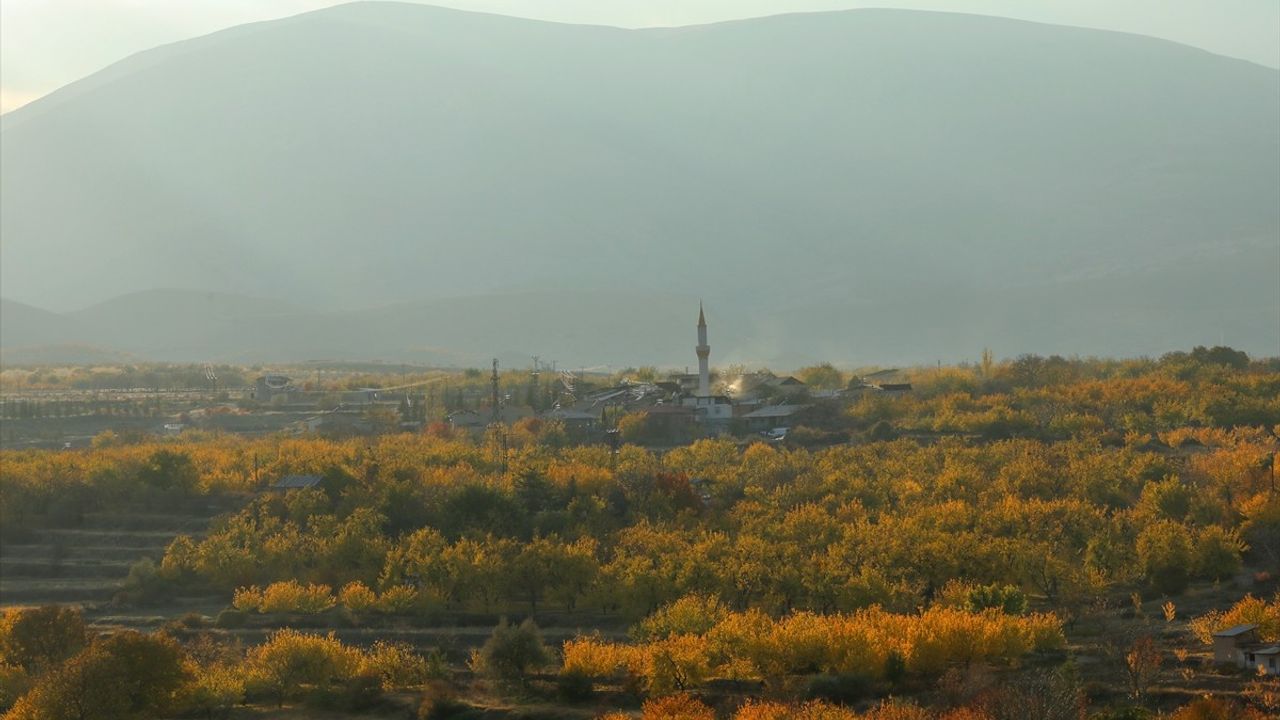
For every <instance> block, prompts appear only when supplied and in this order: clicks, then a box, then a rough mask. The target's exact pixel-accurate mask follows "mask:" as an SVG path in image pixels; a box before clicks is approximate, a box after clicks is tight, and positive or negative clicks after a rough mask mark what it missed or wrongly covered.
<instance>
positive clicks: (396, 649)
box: [360, 640, 432, 690]
mask: <svg viewBox="0 0 1280 720" xmlns="http://www.w3.org/2000/svg"><path fill="white" fill-rule="evenodd" d="M360 672H361V673H371V674H373V675H374V676H376V677H378V678H379V679H380V681H381V682H382V687H383V688H384V689H386V690H395V689H397V688H407V687H413V686H417V685H421V684H422V683H424V682H426V681H427V679H428V678H429V677H431V674H432V668H431V666H430V664H429V663H428V661H427V659H426V658H424V657H422V656H421V655H419V654H417V653H415V652H414V651H413V648H411V647H410V646H409V645H408V643H403V642H394V641H393V642H388V641H386V640H378V641H377V642H375V643H374V644H373V647H371V648H369V650H368V652H366V653H365V656H364V662H363V664H362V665H361V667H360Z"/></svg>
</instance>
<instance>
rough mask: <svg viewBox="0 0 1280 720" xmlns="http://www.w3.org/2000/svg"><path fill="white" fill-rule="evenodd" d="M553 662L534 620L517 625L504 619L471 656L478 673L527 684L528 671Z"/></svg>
mask: <svg viewBox="0 0 1280 720" xmlns="http://www.w3.org/2000/svg"><path fill="white" fill-rule="evenodd" d="M549 662H551V653H550V652H549V651H548V650H547V648H546V646H545V645H543V644H542V634H541V633H540V632H538V626H537V625H535V624H534V623H533V620H532V619H527V620H525V621H524V622H522V623H520V625H519V627H516V626H513V625H511V624H510V623H508V622H507V620H506V618H503V619H502V622H500V623H498V626H497V627H495V628H494V629H493V634H492V635H490V636H489V639H488V640H487V641H485V644H484V646H483V647H481V648H480V649H479V650H476V651H474V652H473V653H472V655H471V665H472V668H473V669H474V670H475V671H476V672H478V673H480V674H482V675H485V676H486V677H489V678H492V679H494V680H497V681H499V682H502V683H508V684H512V683H523V682H524V677H525V674H526V673H528V672H529V671H530V670H533V669H536V668H540V667H543V666H545V665H546V664H547V663H549Z"/></svg>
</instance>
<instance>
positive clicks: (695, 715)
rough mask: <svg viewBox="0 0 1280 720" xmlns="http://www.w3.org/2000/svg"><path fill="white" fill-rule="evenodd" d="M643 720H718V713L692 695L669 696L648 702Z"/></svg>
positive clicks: (642, 716)
mask: <svg viewBox="0 0 1280 720" xmlns="http://www.w3.org/2000/svg"><path fill="white" fill-rule="evenodd" d="M640 717H641V719H642V720H716V713H715V711H714V710H712V709H711V708H709V707H707V704H706V703H704V702H702V701H701V700H699V699H698V698H696V697H693V696H692V695H668V696H666V697H661V698H655V699H653V700H647V701H645V703H644V707H643V708H642V709H641V716H640Z"/></svg>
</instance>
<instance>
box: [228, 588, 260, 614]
mask: <svg viewBox="0 0 1280 720" xmlns="http://www.w3.org/2000/svg"><path fill="white" fill-rule="evenodd" d="M231 607H233V608H235V609H236V610H239V611H241V612H256V611H257V610H258V608H260V607H262V588H260V587H258V586H257V585H250V586H249V587H241V588H236V591H235V593H234V594H232V596H231Z"/></svg>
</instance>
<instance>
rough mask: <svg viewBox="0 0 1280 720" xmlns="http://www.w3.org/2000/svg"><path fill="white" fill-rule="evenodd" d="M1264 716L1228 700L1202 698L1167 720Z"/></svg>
mask: <svg viewBox="0 0 1280 720" xmlns="http://www.w3.org/2000/svg"><path fill="white" fill-rule="evenodd" d="M1264 717H1265V716H1264V715H1263V714H1262V713H1261V712H1258V711H1257V710H1253V709H1252V708H1245V707H1241V705H1240V704H1239V703H1236V702H1232V701H1230V700H1220V699H1218V698H1215V697H1202V698H1199V699H1197V700H1193V701H1191V703H1190V704H1188V705H1185V706H1183V707H1182V708H1181V709H1180V710H1178V711H1177V712H1175V713H1174V714H1173V715H1170V716H1169V720H1263V719H1264Z"/></svg>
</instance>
